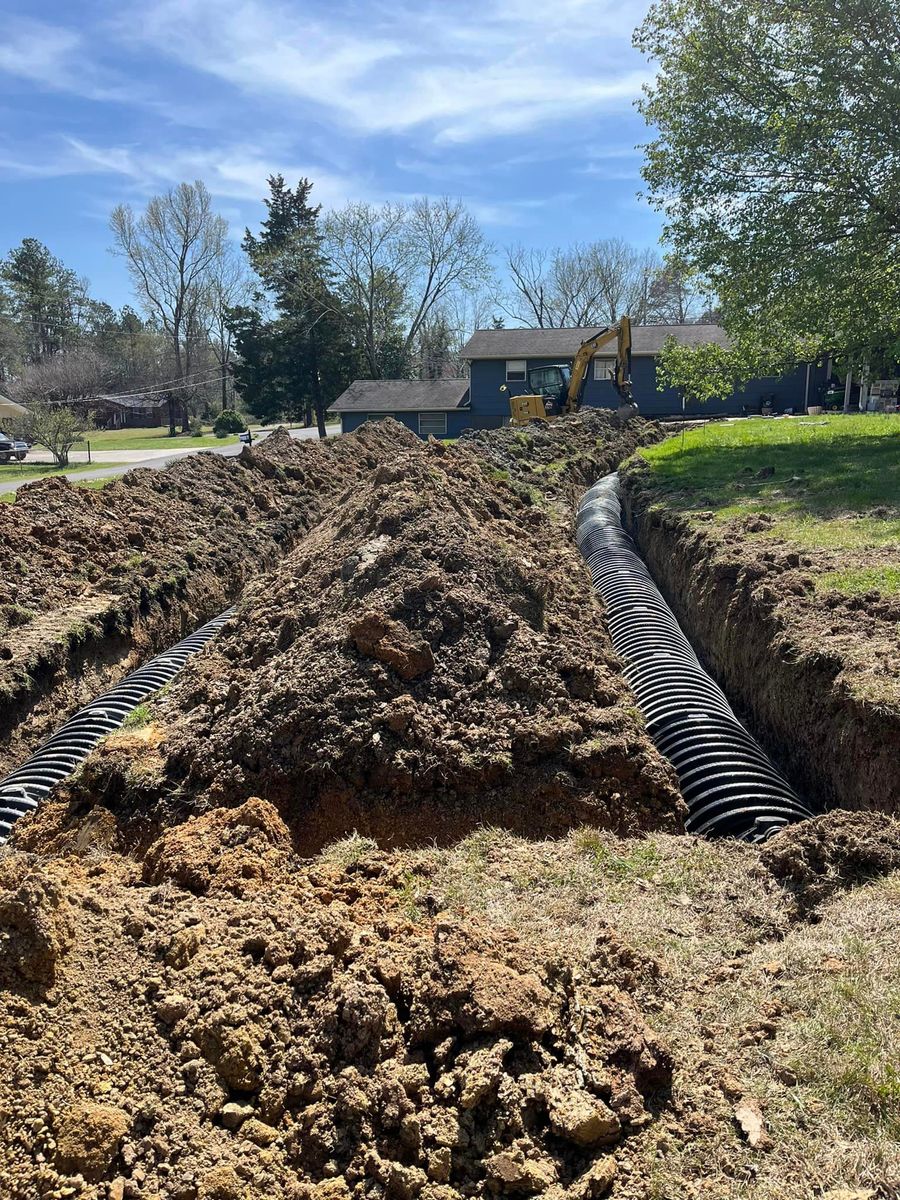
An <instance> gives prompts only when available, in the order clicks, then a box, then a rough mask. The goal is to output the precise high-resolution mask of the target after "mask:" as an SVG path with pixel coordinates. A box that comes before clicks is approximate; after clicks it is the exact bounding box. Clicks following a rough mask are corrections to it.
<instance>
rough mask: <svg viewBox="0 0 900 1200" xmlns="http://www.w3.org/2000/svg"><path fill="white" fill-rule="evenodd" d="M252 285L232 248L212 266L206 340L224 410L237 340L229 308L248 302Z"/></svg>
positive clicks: (207, 294)
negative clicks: (217, 379) (216, 373)
mask: <svg viewBox="0 0 900 1200" xmlns="http://www.w3.org/2000/svg"><path fill="white" fill-rule="evenodd" d="M251 291H252V285H251V282H250V277H249V275H248V274H247V270H246V268H245V267H244V262H243V260H242V259H241V258H239V257H238V255H237V254H235V253H234V252H233V251H231V250H230V249H226V250H225V252H224V253H223V254H222V255H220V257H219V258H218V259H216V260H215V262H214V263H213V264H212V265H211V267H210V270H209V280H208V283H207V286H206V289H205V292H204V295H203V308H204V313H203V320H204V325H205V328H206V336H207V341H208V342H209V348H210V350H211V351H212V354H213V358H214V359H215V361H216V365H217V366H218V368H219V376H220V387H221V401H222V411H223V412H224V411H225V409H226V408H228V407H229V404H228V371H229V367H230V366H231V360H232V356H233V350H234V337H233V334H232V331H231V329H230V328H229V325H228V321H227V316H228V311H229V309H232V308H236V307H237V306H238V305H239V304H244V303H246V302H247V301H248V300H249V298H250V295H251Z"/></svg>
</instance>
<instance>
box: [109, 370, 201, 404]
mask: <svg viewBox="0 0 900 1200" xmlns="http://www.w3.org/2000/svg"><path fill="white" fill-rule="evenodd" d="M221 380H222V373H221V371H219V372H217V373H216V374H215V375H210V376H209V377H208V378H207V379H195V380H193V381H192V382H190V383H182V384H179V385H177V386H175V387H159V388H148V389H146V390H143V391H138V392H117V393H110V394H109V395H107V394H105V393H104V394H102V395H98V396H95V397H94V399H95V400H126V399H130V398H131V397H132V396H165V395H167V394H168V393H169V392H183V391H186V390H188V389H190V388H194V387H203V386H204V385H205V384H207V383H220V382H221Z"/></svg>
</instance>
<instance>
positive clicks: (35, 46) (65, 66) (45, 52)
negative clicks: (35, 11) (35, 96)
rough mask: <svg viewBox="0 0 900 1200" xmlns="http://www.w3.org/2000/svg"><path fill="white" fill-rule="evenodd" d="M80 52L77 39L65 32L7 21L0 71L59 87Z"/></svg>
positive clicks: (40, 24) (43, 24) (0, 49)
mask: <svg viewBox="0 0 900 1200" xmlns="http://www.w3.org/2000/svg"><path fill="white" fill-rule="evenodd" d="M80 48H81V38H80V36H79V35H78V34H77V33H73V32H71V31H70V30H68V29H62V28H60V27H59V26H57V25H48V24H47V23H46V22H45V21H32V20H26V19H21V20H17V19H15V18H13V17H7V18H5V19H4V30H3V39H2V41H0V71H5V72H6V73H7V74H8V75H15V76H17V77H18V78H20V79H27V80H29V81H31V82H32V83H38V84H42V85H43V86H45V87H53V88H56V87H60V86H63V81H65V80H67V79H68V78H69V76H70V72H71V69H72V66H73V63H74V60H75V57H76V55H77V54H78V52H79V50H80Z"/></svg>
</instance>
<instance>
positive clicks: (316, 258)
mask: <svg viewBox="0 0 900 1200" xmlns="http://www.w3.org/2000/svg"><path fill="white" fill-rule="evenodd" d="M268 182H269V196H268V198H267V199H266V201H265V204H266V210H267V215H266V219H265V220H264V221H263V222H262V224H261V226H260V232H259V234H258V235H257V234H254V233H251V232H250V230H249V229H248V230H247V232H246V234H245V236H244V240H243V243H242V244H243V248H244V250H245V252H246V254H247V257H248V259H249V261H250V265H251V267H252V268H253V271H254V272H255V274H256V276H257V278H258V279H259V283H260V290H259V292H258V295H257V303H256V306H255V307H253V306H247V305H242V306H239V307H236V308H234V309H232V310H231V312H230V316H229V322H230V326H231V329H232V332H233V334H234V339H235V347H236V350H237V353H238V355H239V359H240V360H239V362H237V363H236V365H235V369H234V373H235V382H236V383H237V385H238V388H239V390H240V392H241V396H242V399H243V401H244V404H245V405H246V407H247V408H248V409H249V411H250V412H252V413H253V414H254V415H255V416H257V417H259V418H261V419H262V420H267V421H268V420H272V419H274V418H276V417H278V416H281V415H287V416H289V417H295V416H298V415H299V414H300V412H309V410H310V409H311V410H312V411H313V412H314V413H315V416H316V422H317V425H318V429H319V434H320V436H321V437H325V434H326V430H325V412H326V410H327V408H328V405H329V404H330V403H331V402H332V401H333V400H335V399H336V398H337V397H338V396H339V395H340V393H341V392H342V391H343V390H344V389H345V388H346V387H347V385H348V384H349V383H350V382H351V381H352V380H353V378H354V377H355V376H356V375H357V374H358V367H359V356H358V355H357V353H356V350H355V345H354V341H353V336H352V326H351V321H350V314H349V312H348V311H347V309H346V307H345V306H344V304H343V303H342V301H341V299H340V298H339V297H338V296H337V295H336V293H335V291H334V288H333V279H332V274H331V270H330V265H329V262H328V259H327V257H326V255H325V253H324V250H323V238H322V232H321V230H320V228H319V206H318V205H313V204H311V203H310V194H311V192H312V187H313V185H312V183H311V182H310V181H309V180H308V179H301V180H300V181H299V183H298V184H297V186H296V188H290V187H288V186H287V185H286V184H285V182H284V178H283V177H282V176H281V175H273V176H271V177H270V178H269V181H268ZM267 306H268V308H269V310H270V311H271V313H272V315H271V316H270V315H268V313H267V312H265V309H266V307H267Z"/></svg>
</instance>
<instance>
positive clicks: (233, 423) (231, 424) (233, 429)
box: [213, 408, 247, 437]
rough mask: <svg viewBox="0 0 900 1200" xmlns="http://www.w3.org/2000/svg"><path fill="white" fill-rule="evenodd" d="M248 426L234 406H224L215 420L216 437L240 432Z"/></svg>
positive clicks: (214, 431) (214, 430)
mask: <svg viewBox="0 0 900 1200" xmlns="http://www.w3.org/2000/svg"><path fill="white" fill-rule="evenodd" d="M246 427H247V426H246V423H245V422H244V421H243V420H242V419H241V418H240V417H239V416H238V415H237V413H236V412H235V411H234V409H233V408H223V409H222V411H221V412H220V413H219V414H218V415H217V416H216V419H215V421H213V433H214V434H215V435H216V437H227V436H228V435H229V433H240V432H241V431H242V430H243V429H246Z"/></svg>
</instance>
